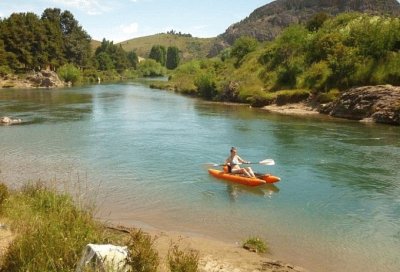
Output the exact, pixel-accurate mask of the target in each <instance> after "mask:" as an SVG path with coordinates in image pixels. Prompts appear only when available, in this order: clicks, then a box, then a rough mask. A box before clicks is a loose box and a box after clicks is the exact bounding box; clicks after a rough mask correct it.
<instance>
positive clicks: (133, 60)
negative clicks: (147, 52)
mask: <svg viewBox="0 0 400 272" xmlns="http://www.w3.org/2000/svg"><path fill="white" fill-rule="evenodd" d="M128 61H129V65H130V67H132V68H134V69H136V68H137V66H138V63H139V58H138V56H137V54H136V52H135V51H133V50H132V51H131V52H129V53H128Z"/></svg>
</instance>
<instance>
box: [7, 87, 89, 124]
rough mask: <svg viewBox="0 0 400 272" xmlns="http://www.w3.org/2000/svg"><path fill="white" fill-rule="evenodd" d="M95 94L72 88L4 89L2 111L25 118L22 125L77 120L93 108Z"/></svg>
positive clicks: (14, 116)
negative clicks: (75, 90) (76, 90)
mask: <svg viewBox="0 0 400 272" xmlns="http://www.w3.org/2000/svg"><path fill="white" fill-rule="evenodd" d="M92 99H93V95H92V94H91V93H85V92H81V91H79V92H74V90H73V89H28V90H24V89H22V90H1V91H0V101H1V102H0V112H6V113H7V115H10V116H12V117H13V118H19V119H21V120H22V123H21V124H22V125H24V124H25V125H27V124H33V123H43V122H56V121H75V120H82V119H83V118H85V117H88V116H89V115H90V114H91V113H92V110H93V105H92Z"/></svg>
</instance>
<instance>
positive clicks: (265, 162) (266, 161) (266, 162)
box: [205, 159, 275, 166]
mask: <svg viewBox="0 0 400 272" xmlns="http://www.w3.org/2000/svg"><path fill="white" fill-rule="evenodd" d="M238 164H261V165H275V161H274V160H273V159H265V160H262V161H259V162H247V163H238ZM205 165H209V166H224V165H226V164H225V163H222V164H218V163H206V164H205Z"/></svg>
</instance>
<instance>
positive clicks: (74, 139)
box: [0, 82, 400, 272]
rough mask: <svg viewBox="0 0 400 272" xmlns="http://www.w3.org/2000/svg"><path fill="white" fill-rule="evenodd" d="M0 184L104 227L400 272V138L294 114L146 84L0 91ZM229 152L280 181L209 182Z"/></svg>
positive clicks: (396, 133) (319, 267)
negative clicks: (92, 205) (65, 203)
mask: <svg viewBox="0 0 400 272" xmlns="http://www.w3.org/2000/svg"><path fill="white" fill-rule="evenodd" d="M0 116H12V117H14V118H21V119H22V120H23V123H22V124H21V125H14V126H0V141H1V144H0V171H1V172H0V180H2V181H5V182H6V183H7V184H9V185H10V186H11V187H19V186H21V185H23V184H25V183H26V182H28V181H37V180H42V181H48V182H53V183H55V184H57V186H64V187H65V189H66V190H73V191H75V192H78V193H79V194H80V196H81V197H82V198H86V199H93V200H94V201H96V203H97V210H98V212H97V216H98V217H99V218H101V219H105V220H107V221H109V222H114V223H121V224H126V225H136V226H141V227H143V228H158V229H164V230H174V231H181V232H186V233H190V234H194V235H204V236H208V237H213V238H215V239H219V240H223V241H228V242H239V243H240V242H241V241H244V240H245V239H247V238H248V237H250V236H258V237H261V238H263V239H265V240H266V241H267V243H268V245H269V247H270V248H271V257H272V258H275V259H280V260H283V261H287V262H290V263H293V264H296V265H299V266H303V267H305V268H307V269H310V270H311V271H330V272H332V271H338V272H339V271H360V272H361V271H363V272H365V271H367V272H368V271H371V272H372V271H386V272H388V271H393V272H394V271H399V268H400V257H399V256H400V255H399V253H400V163H399V162H400V140H399V139H400V127H394V126H387V125H378V124H363V123H358V122H354V121H347V120H339V119H332V118H328V117H325V116H318V117H294V116H284V115H278V114H272V113H268V112H266V111H263V110H260V109H254V108H249V107H247V106H239V105H224V104H218V103H211V102H205V101H201V100H197V99H193V98H188V97H184V96H181V95H177V94H173V93H171V92H167V91H160V90H153V89H150V88H148V87H147V85H146V84H145V83H143V82H131V83H121V84H108V85H93V86H84V87H76V88H67V89H59V90H46V89H43V90H11V89H10V90H8V89H3V90H0ZM231 146H236V147H237V148H238V151H239V154H240V155H241V156H242V157H243V158H244V159H246V160H249V161H259V160H263V159H267V158H271V159H274V160H275V162H276V165H275V166H262V165H253V168H254V169H255V170H257V171H258V172H270V173H272V174H274V175H276V176H279V177H280V178H281V181H280V182H279V183H277V184H276V185H275V186H263V187H259V188H253V189H251V188H247V187H243V186H238V185H234V184H231V183H228V182H223V181H220V180H216V179H214V178H213V177H211V176H209V175H208V174H207V171H206V167H205V165H204V164H205V163H221V162H223V161H224V160H225V158H226V157H227V156H228V155H229V149H230V147H231Z"/></svg>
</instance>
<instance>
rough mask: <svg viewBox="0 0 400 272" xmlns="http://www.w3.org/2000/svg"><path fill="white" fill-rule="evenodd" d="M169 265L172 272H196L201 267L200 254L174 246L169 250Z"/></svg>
mask: <svg viewBox="0 0 400 272" xmlns="http://www.w3.org/2000/svg"><path fill="white" fill-rule="evenodd" d="M168 265H169V269H170V270H171V272H196V271H197V269H198V266H199V252H198V251H196V250H190V251H186V252H185V251H182V250H180V249H179V248H178V246H177V245H174V246H172V248H170V249H169V250H168Z"/></svg>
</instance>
